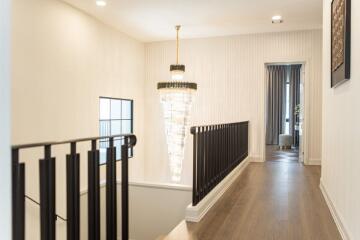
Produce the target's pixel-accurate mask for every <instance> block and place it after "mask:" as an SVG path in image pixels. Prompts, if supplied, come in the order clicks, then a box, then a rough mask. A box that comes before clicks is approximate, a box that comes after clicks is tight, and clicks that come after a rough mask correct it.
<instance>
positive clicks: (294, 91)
mask: <svg viewBox="0 0 360 240" xmlns="http://www.w3.org/2000/svg"><path fill="white" fill-rule="evenodd" d="M300 77H301V65H291V66H290V79H289V80H290V124H289V125H290V134H291V135H292V136H293V142H294V143H295V125H296V123H298V122H299V116H296V115H295V107H296V106H297V105H298V104H300Z"/></svg>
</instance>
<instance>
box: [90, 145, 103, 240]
mask: <svg viewBox="0 0 360 240" xmlns="http://www.w3.org/2000/svg"><path fill="white" fill-rule="evenodd" d="M99 156H100V152H99V150H97V149H96V140H92V141H91V151H88V185H89V187H88V188H89V193H88V239H89V240H100V185H99V184H100V182H99V179H100V172H99Z"/></svg>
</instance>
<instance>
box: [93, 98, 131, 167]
mask: <svg viewBox="0 0 360 240" xmlns="http://www.w3.org/2000/svg"><path fill="white" fill-rule="evenodd" d="M101 99H109V100H110V110H109V111H110V118H109V119H101V117H100V111H101V110H100V109H101V104H100V101H101ZM111 100H118V101H120V103H121V107H122V102H123V101H128V102H130V106H131V110H130V111H131V112H130V118H122V108H120V118H119V119H117V118H116V119H115V118H111ZM112 121H120V129H122V121H130V132H131V133H133V132H134V100H133V99H128V98H116V97H105V96H99V136H102V132H101V123H102V122H109V126H110V128H109V132H110V134H109V135H111V122H112ZM123 139H124V138H123V137H122V138H115V139H114V142H116V141H122V140H123ZM104 144H105V146H102V145H104ZM108 146H109V139H100V140H99V150H100V149H104V148H105V149H106V148H107V147H108ZM117 150H118V149H117ZM119 151H120V157H119V158H116V161H121V150H119ZM133 156H134V149H133V148H130V149H129V158H132V157H133ZM99 164H100V166H101V165H105V164H106V159H105V161H101V156H100V159H99Z"/></svg>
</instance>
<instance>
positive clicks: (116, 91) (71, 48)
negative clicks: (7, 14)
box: [11, 0, 144, 239]
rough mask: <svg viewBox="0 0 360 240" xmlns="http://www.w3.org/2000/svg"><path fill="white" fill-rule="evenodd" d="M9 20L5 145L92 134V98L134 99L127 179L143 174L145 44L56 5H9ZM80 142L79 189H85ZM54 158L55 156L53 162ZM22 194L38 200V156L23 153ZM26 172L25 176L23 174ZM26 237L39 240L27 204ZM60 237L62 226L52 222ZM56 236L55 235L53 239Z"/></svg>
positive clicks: (34, 0) (60, 203) (95, 103)
mask: <svg viewBox="0 0 360 240" xmlns="http://www.w3.org/2000/svg"><path fill="white" fill-rule="evenodd" d="M12 4H13V6H12V7H13V11H12V13H13V17H12V23H13V25H12V38H13V41H12V66H13V67H12V123H13V124H12V131H11V133H12V143H13V144H21V143H32V142H38V141H41V142H43V141H52V140H55V141H56V140H65V139H72V138H80V137H89V136H97V135H99V129H98V118H99V113H98V109H99V100H98V99H99V96H109V97H121V98H131V99H134V118H135V120H134V124H135V125H134V133H135V134H136V135H137V137H138V143H137V146H136V148H135V150H134V153H135V157H134V158H133V159H131V161H130V177H131V179H142V178H143V171H144V168H143V166H144V151H143V149H144V130H143V119H144V90H143V85H144V44H143V43H140V42H138V41H136V40H134V39H132V38H130V37H128V36H126V35H124V34H122V33H120V32H118V31H117V30H115V29H113V28H111V27H109V26H106V25H104V24H102V23H100V22H99V21H97V20H96V19H94V18H93V17H90V16H88V15H87V14H85V13H83V12H81V11H79V10H77V9H74V8H72V7H71V6H70V5H67V4H65V3H63V2H61V1H57V0H26V1H23V0H14V1H12ZM89 147H90V145H89V144H88V145H85V144H82V145H80V146H79V151H80V152H81V154H82V158H81V189H85V188H86V187H87V174H86V173H87V165H86V162H87V160H86V156H87V155H86V150H88V149H89ZM68 152H69V147H68V146H66V147H55V148H54V149H53V156H57V157H58V158H57V174H56V180H57V212H58V213H59V214H60V215H62V216H66V214H65V213H66V211H65V200H66V195H65V186H66V185H65V158H64V154H65V153H68ZM59 156H61V157H59ZM20 157H21V158H22V159H23V160H24V159H26V162H27V166H26V171H27V174H26V183H27V185H26V192H27V194H28V195H30V196H31V197H33V198H35V199H38V192H39V189H38V159H39V158H40V157H42V150H40V149H39V150H38V151H25V152H23V154H21V155H20ZM30 173H31V174H30ZM26 206H27V210H28V213H29V214H28V215H27V234H29V235H28V236H29V239H39V237H38V231H34V230H38V229H39V226H38V222H37V221H34V217H36V216H37V214H38V207H36V206H35V205H33V204H32V203H31V202H27V205H26ZM58 224H59V226H58V229H59V231H58V232H59V234H60V233H61V232H63V231H62V229H63V228H64V223H61V221H59V223H58ZM59 239H62V236H59Z"/></svg>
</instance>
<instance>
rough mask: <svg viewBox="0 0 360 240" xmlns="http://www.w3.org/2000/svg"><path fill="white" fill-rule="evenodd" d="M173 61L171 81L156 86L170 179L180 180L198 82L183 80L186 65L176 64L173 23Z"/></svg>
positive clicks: (177, 37) (178, 28)
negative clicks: (163, 122) (163, 125)
mask: <svg viewBox="0 0 360 240" xmlns="http://www.w3.org/2000/svg"><path fill="white" fill-rule="evenodd" d="M175 29H176V64H172V65H170V73H171V80H170V81H167V82H159V83H158V85H157V88H158V90H159V93H160V102H161V103H162V106H163V110H164V121H165V134H166V142H167V149H168V156H169V168H170V175H171V180H172V181H173V182H180V181H181V174H182V164H183V161H184V156H185V140H186V130H187V127H188V121H189V115H190V109H191V104H192V102H193V97H194V96H193V95H194V92H195V91H196V90H197V84H196V83H193V82H186V81H184V73H185V65H182V64H179V30H180V26H176V27H175Z"/></svg>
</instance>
